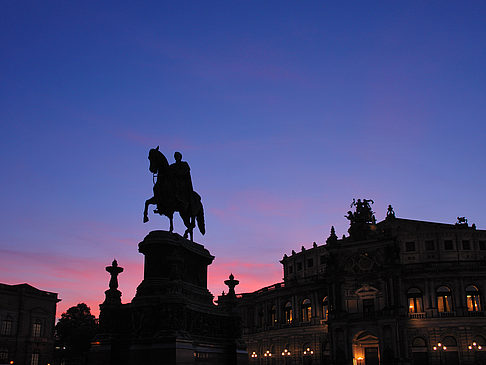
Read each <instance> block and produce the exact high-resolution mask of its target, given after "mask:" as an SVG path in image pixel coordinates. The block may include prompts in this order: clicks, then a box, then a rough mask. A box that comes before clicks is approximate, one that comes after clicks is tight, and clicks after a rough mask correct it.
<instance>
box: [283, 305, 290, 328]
mask: <svg viewBox="0 0 486 365" xmlns="http://www.w3.org/2000/svg"><path fill="white" fill-rule="evenodd" d="M284 313H285V323H287V324H290V323H292V303H290V302H287V304H285V308H284Z"/></svg>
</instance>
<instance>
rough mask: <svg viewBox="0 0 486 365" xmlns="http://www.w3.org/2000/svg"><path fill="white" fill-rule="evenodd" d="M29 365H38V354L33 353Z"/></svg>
mask: <svg viewBox="0 0 486 365" xmlns="http://www.w3.org/2000/svg"><path fill="white" fill-rule="evenodd" d="M30 365H39V353H38V352H34V353H33V354H32V356H31V357H30Z"/></svg>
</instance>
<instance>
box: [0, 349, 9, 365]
mask: <svg viewBox="0 0 486 365" xmlns="http://www.w3.org/2000/svg"><path fill="white" fill-rule="evenodd" d="M7 361H8V349H7V348H5V347H4V348H1V349H0V363H7Z"/></svg>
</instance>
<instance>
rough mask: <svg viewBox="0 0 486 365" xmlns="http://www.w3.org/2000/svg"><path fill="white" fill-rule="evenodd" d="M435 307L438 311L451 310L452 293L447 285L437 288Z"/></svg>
mask: <svg viewBox="0 0 486 365" xmlns="http://www.w3.org/2000/svg"><path fill="white" fill-rule="evenodd" d="M437 309H438V310H439V312H441V313H444V312H452V293H451V290H450V289H449V288H448V287H447V286H441V287H439V288H438V289H437Z"/></svg>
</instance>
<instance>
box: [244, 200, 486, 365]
mask: <svg viewBox="0 0 486 365" xmlns="http://www.w3.org/2000/svg"><path fill="white" fill-rule="evenodd" d="M366 202H369V201H366V200H365V201H364V203H365V204H366ZM357 204H361V208H363V206H364V205H363V203H362V202H360V201H359V200H358V202H357ZM365 208H366V207H365ZM368 208H369V204H368ZM363 209H364V208H363ZM349 213H351V215H348V219H350V221H351V227H350V229H349V233H350V236H349V237H344V236H343V238H342V239H338V238H337V236H336V234H335V232H334V228H332V229H331V235H330V237H329V238H328V239H327V242H326V244H324V245H316V244H315V243H314V245H313V247H312V248H309V249H305V248H304V247H302V249H301V251H300V252H298V253H296V252H294V251H292V254H291V255H290V256H287V255H284V257H283V259H282V260H281V261H280V262H281V263H282V265H283V272H284V281H283V282H282V283H277V284H274V285H271V286H269V287H266V288H262V289H260V290H257V291H255V292H253V293H247V294H241V295H238V300H239V311H240V313H241V315H242V318H243V337H244V339H245V341H246V343H247V350H248V354H249V359H250V364H354V365H365V364H366V365H375V364H382V365H383V364H421V365H422V364H430V365H433V364H437V365H438V364H447V365H452V364H486V361H485V360H486V356H485V355H486V340H485V338H486V318H485V317H484V313H485V312H484V303H485V302H484V292H485V291H486V231H485V230H477V229H476V227H475V226H474V225H473V226H472V227H471V226H469V225H468V224H467V220H465V219H464V218H460V219H458V223H456V224H442V223H432V222H423V221H416V220H409V219H401V218H395V214H394V213H393V210H392V208H391V207H389V212H388V214H387V218H386V219H385V220H384V221H382V222H379V223H375V219H374V216H373V214H372V213H373V212H371V209H370V208H369V211H368V212H367V213H366V212H365V213H366V214H361V215H360V212H359V209H358V207H357V212H356V213H352V212H348V214H349Z"/></svg>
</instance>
